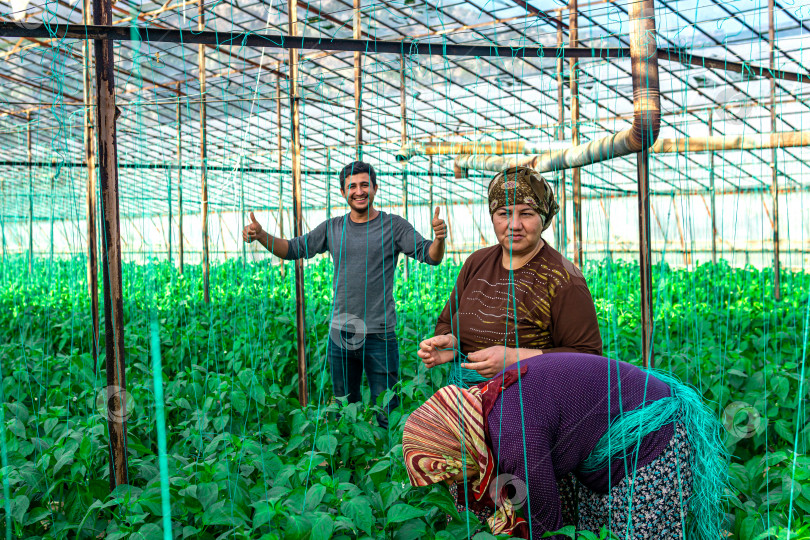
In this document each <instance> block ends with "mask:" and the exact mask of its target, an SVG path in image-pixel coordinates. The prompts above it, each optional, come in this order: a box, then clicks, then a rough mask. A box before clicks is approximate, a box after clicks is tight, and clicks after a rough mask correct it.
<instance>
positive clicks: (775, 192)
mask: <svg viewBox="0 0 810 540" xmlns="http://www.w3.org/2000/svg"><path fill="white" fill-rule="evenodd" d="M773 8H774V0H768V43H769V44H770V65H771V71H773V70H774V69H775V68H776V66H775V62H776V58H775V55H774V48H775V46H776V43H775V41H776V29H775V28H774V22H773ZM770 108H771V133H776V79H775V78H773V77H771V107H770ZM771 175H772V186H771V196H772V198H773V297H774V298H775V299H776V300H779V299H780V298H781V297H782V294H781V290H780V284H779V271H780V263H779V170H778V169H777V167H776V148H775V147H774V148H772V149H771Z"/></svg>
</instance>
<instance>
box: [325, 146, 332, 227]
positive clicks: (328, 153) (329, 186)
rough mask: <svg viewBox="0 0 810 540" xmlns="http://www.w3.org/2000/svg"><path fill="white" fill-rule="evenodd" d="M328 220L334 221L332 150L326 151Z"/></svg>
mask: <svg viewBox="0 0 810 540" xmlns="http://www.w3.org/2000/svg"><path fill="white" fill-rule="evenodd" d="M326 219H332V149H331V148H327V149H326Z"/></svg>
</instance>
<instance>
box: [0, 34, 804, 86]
mask: <svg viewBox="0 0 810 540" xmlns="http://www.w3.org/2000/svg"><path fill="white" fill-rule="evenodd" d="M0 37H13V38H68V39H110V40H113V41H149V42H153V43H160V42H164V43H187V44H189V45H191V44H204V45H212V46H230V47H270V48H276V49H303V50H318V51H347V52H348V51H351V52H354V51H360V52H362V53H365V54H375V53H390V54H408V55H420V56H472V57H475V56H478V57H503V58H629V57H630V48H629V47H599V48H597V47H560V48H558V47H498V46H494V45H493V46H489V45H458V44H448V43H420V42H416V41H406V40H402V41H385V40H374V39H336V38H322V37H305V36H289V35H285V34H256V33H252V32H215V31H203V32H196V33H195V32H191V31H183V30H179V29H178V30H174V29H165V28H154V27H152V28H150V27H137V26H132V27H123V26H122V27H117V26H97V25H88V26H84V25H81V24H67V25H59V26H46V25H43V24H31V23H24V24H23V23H12V22H0ZM658 59H659V60H665V61H670V62H678V63H681V64H688V65H692V66H702V67H706V68H710V69H719V70H724V71H735V72H737V73H745V74H748V75H749V76H752V77H767V78H770V77H773V78H775V79H784V80H787V81H796V82H810V75H807V74H802V73H794V72H790V71H783V70H770V69H768V68H765V67H762V66H756V65H753V64H748V63H741V62H730V61H727V60H721V59H717V58H708V57H705V56H698V55H695V54H692V53H691V52H690V50H689V49H676V48H670V49H658Z"/></svg>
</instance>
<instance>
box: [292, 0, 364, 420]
mask: <svg viewBox="0 0 810 540" xmlns="http://www.w3.org/2000/svg"><path fill="white" fill-rule="evenodd" d="M355 1H357V0H355ZM297 6H298V4H297V3H296V1H295V0H287V12H288V13H289V17H290V35H292V36H295V35H297V33H298V13H297V10H298V7H297ZM300 113H301V111H300V97H299V95H298V50H297V49H290V145H291V146H290V149H291V152H290V154H291V156H292V186H293V188H292V196H293V217H294V219H293V222H294V223H293V225H294V228H295V232H294V234H295V236H296V237H297V236H301V235H302V234H303V223H302V220H303V215H304V214H303V207H302V202H301V198H302V197H301V195H302V193H301V138H300V127H301V126H300ZM295 320H296V330H297V338H298V400H299V401H300V403H301V405H302V406H303V405H306V404H307V356H306V327H305V326H304V325H305V321H304V261H303V260H301V259H297V260H296V261H295Z"/></svg>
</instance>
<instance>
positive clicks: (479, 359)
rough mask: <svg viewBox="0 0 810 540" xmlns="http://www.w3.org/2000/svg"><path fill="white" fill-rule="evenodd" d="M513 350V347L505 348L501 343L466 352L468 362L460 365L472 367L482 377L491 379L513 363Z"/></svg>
mask: <svg viewBox="0 0 810 540" xmlns="http://www.w3.org/2000/svg"><path fill="white" fill-rule="evenodd" d="M513 351H514V349H507V348H506V347H504V346H502V345H496V346H495V347H487V348H486V349H481V350H480V351H475V352H473V353H470V354H468V355H467V360H468V362H466V363H464V364H461V367H463V368H467V369H474V370H475V371H477V372H478V374H479V375H481V376H482V377H486V378H487V379H491V378H492V377H494V376H495V375H497V374H498V373H500V372H501V371H503V370H504V369H506V368H507V367H509V366H511V365H512V364H513V363H514V362H513V361H512V356H513V355H512V352H513Z"/></svg>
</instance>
